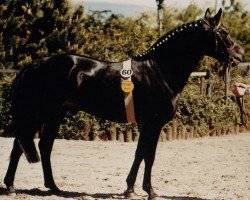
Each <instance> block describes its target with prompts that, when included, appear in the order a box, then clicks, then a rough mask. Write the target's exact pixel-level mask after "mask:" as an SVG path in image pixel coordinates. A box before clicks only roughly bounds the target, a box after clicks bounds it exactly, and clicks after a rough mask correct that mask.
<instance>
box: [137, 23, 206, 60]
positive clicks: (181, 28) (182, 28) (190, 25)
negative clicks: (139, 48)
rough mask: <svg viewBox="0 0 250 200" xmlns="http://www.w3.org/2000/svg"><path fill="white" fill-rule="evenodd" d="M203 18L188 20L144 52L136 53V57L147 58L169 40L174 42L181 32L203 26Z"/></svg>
mask: <svg viewBox="0 0 250 200" xmlns="http://www.w3.org/2000/svg"><path fill="white" fill-rule="evenodd" d="M202 23H203V19H199V20H195V21H192V22H188V23H186V24H183V25H180V26H178V27H176V28H174V29H172V30H171V31H169V32H167V33H166V34H164V35H163V36H162V37H160V38H159V39H158V40H157V41H156V42H155V43H154V44H153V45H152V46H151V47H150V48H149V49H148V50H146V51H145V52H143V53H142V54H139V55H136V56H135V57H134V58H137V59H147V58H148V57H150V56H151V55H152V54H155V53H157V52H158V51H159V50H160V48H161V47H163V46H166V45H168V44H169V42H172V41H173V40H174V39H175V38H176V37H177V36H179V35H180V34H181V33H187V32H188V31H190V30H194V29H199V28H201V27H202Z"/></svg>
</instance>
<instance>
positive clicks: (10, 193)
mask: <svg viewBox="0 0 250 200" xmlns="http://www.w3.org/2000/svg"><path fill="white" fill-rule="evenodd" d="M5 194H6V195H7V196H10V197H14V196H16V190H15V188H14V187H13V186H10V187H8V188H7V190H6V192H5Z"/></svg>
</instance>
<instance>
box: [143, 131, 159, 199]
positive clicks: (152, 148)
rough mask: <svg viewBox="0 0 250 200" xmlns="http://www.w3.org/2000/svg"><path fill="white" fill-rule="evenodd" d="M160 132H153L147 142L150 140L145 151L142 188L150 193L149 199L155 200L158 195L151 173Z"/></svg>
mask: <svg viewBox="0 0 250 200" xmlns="http://www.w3.org/2000/svg"><path fill="white" fill-rule="evenodd" d="M158 132H159V133H156V134H154V133H152V137H151V138H148V140H147V141H146V142H148V141H149V140H150V144H149V145H147V149H145V151H144V162H145V170H144V178H143V184H142V188H143V190H144V191H146V192H147V193H148V200H153V199H156V198H157V197H158V195H157V194H156V193H155V192H154V190H153V187H152V183H151V173H152V167H153V164H154V160H155V152H156V147H157V143H158V138H159V135H160V131H158Z"/></svg>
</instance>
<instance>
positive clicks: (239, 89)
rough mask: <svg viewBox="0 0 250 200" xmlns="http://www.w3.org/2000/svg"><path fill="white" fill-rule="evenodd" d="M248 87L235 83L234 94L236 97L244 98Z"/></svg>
mask: <svg viewBox="0 0 250 200" xmlns="http://www.w3.org/2000/svg"><path fill="white" fill-rule="evenodd" d="M247 87H248V85H246V84H244V83H235V84H234V86H233V90H232V92H233V93H234V95H235V96H244V95H245V93H246V90H247Z"/></svg>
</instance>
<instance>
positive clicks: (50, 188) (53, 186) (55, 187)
mask: <svg viewBox="0 0 250 200" xmlns="http://www.w3.org/2000/svg"><path fill="white" fill-rule="evenodd" d="M45 187H46V188H48V189H49V190H50V191H51V192H52V193H54V194H58V193H60V192H61V190H60V189H59V188H58V187H57V186H56V185H55V184H45Z"/></svg>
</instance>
